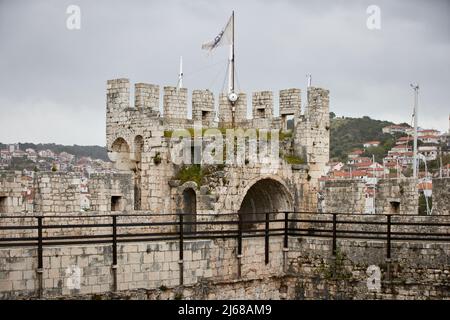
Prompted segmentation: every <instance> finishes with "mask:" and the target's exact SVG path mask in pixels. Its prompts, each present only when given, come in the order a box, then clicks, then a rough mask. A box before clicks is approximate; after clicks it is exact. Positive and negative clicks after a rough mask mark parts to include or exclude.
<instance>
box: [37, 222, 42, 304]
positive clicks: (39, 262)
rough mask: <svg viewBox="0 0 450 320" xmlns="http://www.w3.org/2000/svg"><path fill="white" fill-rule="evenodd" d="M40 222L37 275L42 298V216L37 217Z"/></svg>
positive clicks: (39, 292)
mask: <svg viewBox="0 0 450 320" xmlns="http://www.w3.org/2000/svg"><path fill="white" fill-rule="evenodd" d="M36 218H37V222H38V249H37V255H38V267H37V270H36V272H37V276H38V296H39V298H42V295H43V291H44V288H43V284H44V282H43V279H42V275H43V272H44V259H43V243H42V217H36Z"/></svg>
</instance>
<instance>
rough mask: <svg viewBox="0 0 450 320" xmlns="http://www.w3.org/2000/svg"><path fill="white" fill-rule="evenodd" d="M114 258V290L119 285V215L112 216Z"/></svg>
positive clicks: (112, 267)
mask: <svg viewBox="0 0 450 320" xmlns="http://www.w3.org/2000/svg"><path fill="white" fill-rule="evenodd" d="M112 220H113V221H112V222H113V226H112V231H113V232H112V258H113V263H112V266H111V269H112V272H113V291H117V289H118V285H117V216H116V215H113V216H112Z"/></svg>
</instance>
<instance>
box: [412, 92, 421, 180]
mask: <svg viewBox="0 0 450 320" xmlns="http://www.w3.org/2000/svg"><path fill="white" fill-rule="evenodd" d="M411 88H413V90H414V152H413V177H414V179H417V169H418V159H417V125H418V119H417V118H418V109H419V103H418V102H419V85H418V84H411Z"/></svg>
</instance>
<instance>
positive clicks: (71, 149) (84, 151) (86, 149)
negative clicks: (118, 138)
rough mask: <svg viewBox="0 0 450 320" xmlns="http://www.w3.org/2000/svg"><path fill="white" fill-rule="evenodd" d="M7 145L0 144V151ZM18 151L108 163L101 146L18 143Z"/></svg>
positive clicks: (103, 148)
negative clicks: (54, 154)
mask: <svg viewBox="0 0 450 320" xmlns="http://www.w3.org/2000/svg"><path fill="white" fill-rule="evenodd" d="M6 148H7V145H5V144H2V143H0V149H6ZM19 148H20V150H26V149H27V148H32V149H34V150H35V151H37V152H39V151H41V150H47V149H48V150H51V151H53V152H55V153H61V152H63V151H64V152H67V153H70V154H73V155H74V156H75V157H77V158H81V157H91V158H92V159H101V160H103V161H110V160H109V158H108V155H107V152H106V147H101V146H79V145H76V144H75V145H73V146H64V145H61V144H55V143H44V144H43V143H39V144H34V143H27V142H26V143H19Z"/></svg>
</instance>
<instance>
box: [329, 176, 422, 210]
mask: <svg viewBox="0 0 450 320" xmlns="http://www.w3.org/2000/svg"><path fill="white" fill-rule="evenodd" d="M365 188H366V184H365V182H363V181H362V180H360V179H353V180H326V181H323V182H321V193H322V197H323V199H322V201H321V207H322V211H323V212H336V213H363V212H365V210H364V208H365ZM418 201H419V194H418V191H417V183H416V181H415V180H414V179H378V181H377V184H376V192H375V213H377V214H386V213H396V214H418V205H419V202H418ZM396 203H397V204H398V207H397V209H395V204H396Z"/></svg>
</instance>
